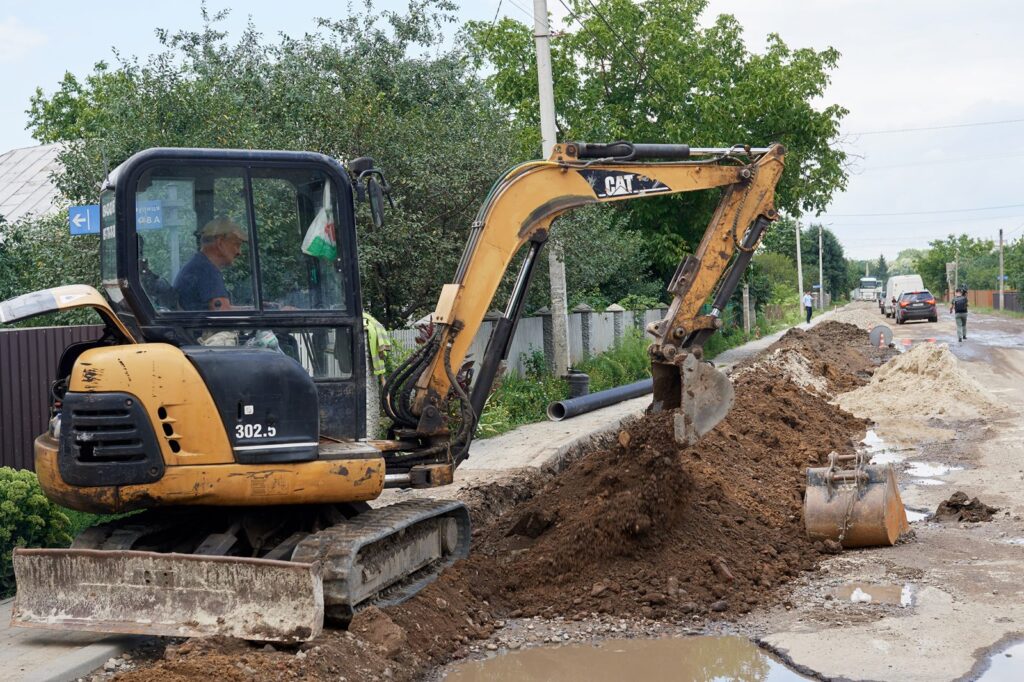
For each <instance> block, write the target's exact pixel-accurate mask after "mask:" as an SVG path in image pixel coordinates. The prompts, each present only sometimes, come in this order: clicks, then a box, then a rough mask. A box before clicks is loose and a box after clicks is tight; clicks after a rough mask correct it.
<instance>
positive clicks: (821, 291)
mask: <svg viewBox="0 0 1024 682" xmlns="http://www.w3.org/2000/svg"><path fill="white" fill-rule="evenodd" d="M824 233H825V226H824V225H818V308H820V309H821V310H824V309H825V274H824V273H825V261H824V260H822V258H821V254H822V252H823V251H824V250H823V249H822V247H821V245H822V242H823V239H822V235H823V234H824Z"/></svg>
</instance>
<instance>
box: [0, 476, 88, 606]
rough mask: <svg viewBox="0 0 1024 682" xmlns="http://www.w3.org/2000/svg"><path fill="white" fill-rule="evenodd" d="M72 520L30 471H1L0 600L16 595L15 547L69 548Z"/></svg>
mask: <svg viewBox="0 0 1024 682" xmlns="http://www.w3.org/2000/svg"><path fill="white" fill-rule="evenodd" d="M70 531H71V520H70V519H69V518H68V516H67V514H65V513H64V510H63V509H61V508H60V507H58V506H57V505H55V504H54V503H52V502H50V501H49V500H48V499H46V496H45V495H44V494H43V490H42V488H40V487H39V480H38V479H37V478H36V475H35V474H34V473H32V472H31V471H24V470H16V469H11V468H10V467H0V598H3V597H9V596H11V595H12V594H14V567H13V565H12V564H11V556H12V554H13V553H14V548H15V547H67V546H68V545H69V544H71V532H70Z"/></svg>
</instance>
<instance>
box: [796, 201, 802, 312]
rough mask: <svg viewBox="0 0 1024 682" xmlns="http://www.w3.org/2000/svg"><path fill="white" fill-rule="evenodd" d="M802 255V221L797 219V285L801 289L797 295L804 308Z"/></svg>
mask: <svg viewBox="0 0 1024 682" xmlns="http://www.w3.org/2000/svg"><path fill="white" fill-rule="evenodd" d="M801 261H802V258H801V257H800V221H799V220H798V221H796V282H797V283H796V286H797V288H798V289H799V291H798V292H796V293H797V295H798V296H799V297H800V301H801V303H800V307H801V309H803V305H804V304H803V297H804V266H803V263H802V262H801Z"/></svg>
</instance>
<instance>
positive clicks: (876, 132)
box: [849, 118, 1024, 135]
mask: <svg viewBox="0 0 1024 682" xmlns="http://www.w3.org/2000/svg"><path fill="white" fill-rule="evenodd" d="M1008 123H1024V118H1008V119H1005V120H1002V121H978V122H975V123H951V124H949V125H941V126H925V127H922V128H891V129H888V130H868V131H865V132H862V133H849V134H850V135H888V134H890V133H916V132H919V131H923V130H949V129H950V128H976V127H979V126H998V125H1006V124H1008Z"/></svg>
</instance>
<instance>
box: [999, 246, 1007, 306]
mask: <svg viewBox="0 0 1024 682" xmlns="http://www.w3.org/2000/svg"><path fill="white" fill-rule="evenodd" d="M1005 288H1006V287H1005V285H1004V284H1003V228H999V309H1000V310H1003V309H1004V308H1003V289H1005Z"/></svg>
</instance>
